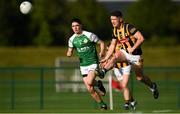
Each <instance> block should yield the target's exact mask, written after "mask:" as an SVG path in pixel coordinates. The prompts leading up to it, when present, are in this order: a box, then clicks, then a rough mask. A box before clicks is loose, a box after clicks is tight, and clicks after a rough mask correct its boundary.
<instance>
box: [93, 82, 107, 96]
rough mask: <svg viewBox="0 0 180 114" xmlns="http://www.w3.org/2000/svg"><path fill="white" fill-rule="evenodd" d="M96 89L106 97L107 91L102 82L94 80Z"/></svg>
mask: <svg viewBox="0 0 180 114" xmlns="http://www.w3.org/2000/svg"><path fill="white" fill-rule="evenodd" d="M94 89H95V90H96V91H97V92H98V93H99V94H100V95H101V96H105V95H106V89H105V87H104V86H103V83H102V81H101V80H94Z"/></svg>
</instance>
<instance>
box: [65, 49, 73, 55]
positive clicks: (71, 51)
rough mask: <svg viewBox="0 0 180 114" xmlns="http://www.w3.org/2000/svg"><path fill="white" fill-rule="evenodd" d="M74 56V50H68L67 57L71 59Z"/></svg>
mask: <svg viewBox="0 0 180 114" xmlns="http://www.w3.org/2000/svg"><path fill="white" fill-rule="evenodd" d="M72 54H73V48H70V47H69V48H68V51H67V53H66V56H67V57H71V56H72Z"/></svg>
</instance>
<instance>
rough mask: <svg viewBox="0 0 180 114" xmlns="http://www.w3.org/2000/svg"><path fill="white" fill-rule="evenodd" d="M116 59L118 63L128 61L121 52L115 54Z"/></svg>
mask: <svg viewBox="0 0 180 114" xmlns="http://www.w3.org/2000/svg"><path fill="white" fill-rule="evenodd" d="M114 58H115V61H116V62H126V61H127V59H126V56H125V55H124V53H123V52H121V51H117V52H115V54H114Z"/></svg>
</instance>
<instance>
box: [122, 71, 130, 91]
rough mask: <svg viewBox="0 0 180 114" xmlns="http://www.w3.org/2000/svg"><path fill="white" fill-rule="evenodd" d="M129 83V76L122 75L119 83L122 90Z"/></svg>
mask: <svg viewBox="0 0 180 114" xmlns="http://www.w3.org/2000/svg"><path fill="white" fill-rule="evenodd" d="M128 82H129V74H124V75H123V80H122V81H121V85H122V86H123V88H126V87H127V85H128Z"/></svg>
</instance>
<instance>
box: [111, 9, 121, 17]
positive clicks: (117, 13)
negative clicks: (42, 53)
mask: <svg viewBox="0 0 180 114" xmlns="http://www.w3.org/2000/svg"><path fill="white" fill-rule="evenodd" d="M110 15H111V16H116V17H122V13H121V11H118V10H116V11H113V12H111V14H110Z"/></svg>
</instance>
